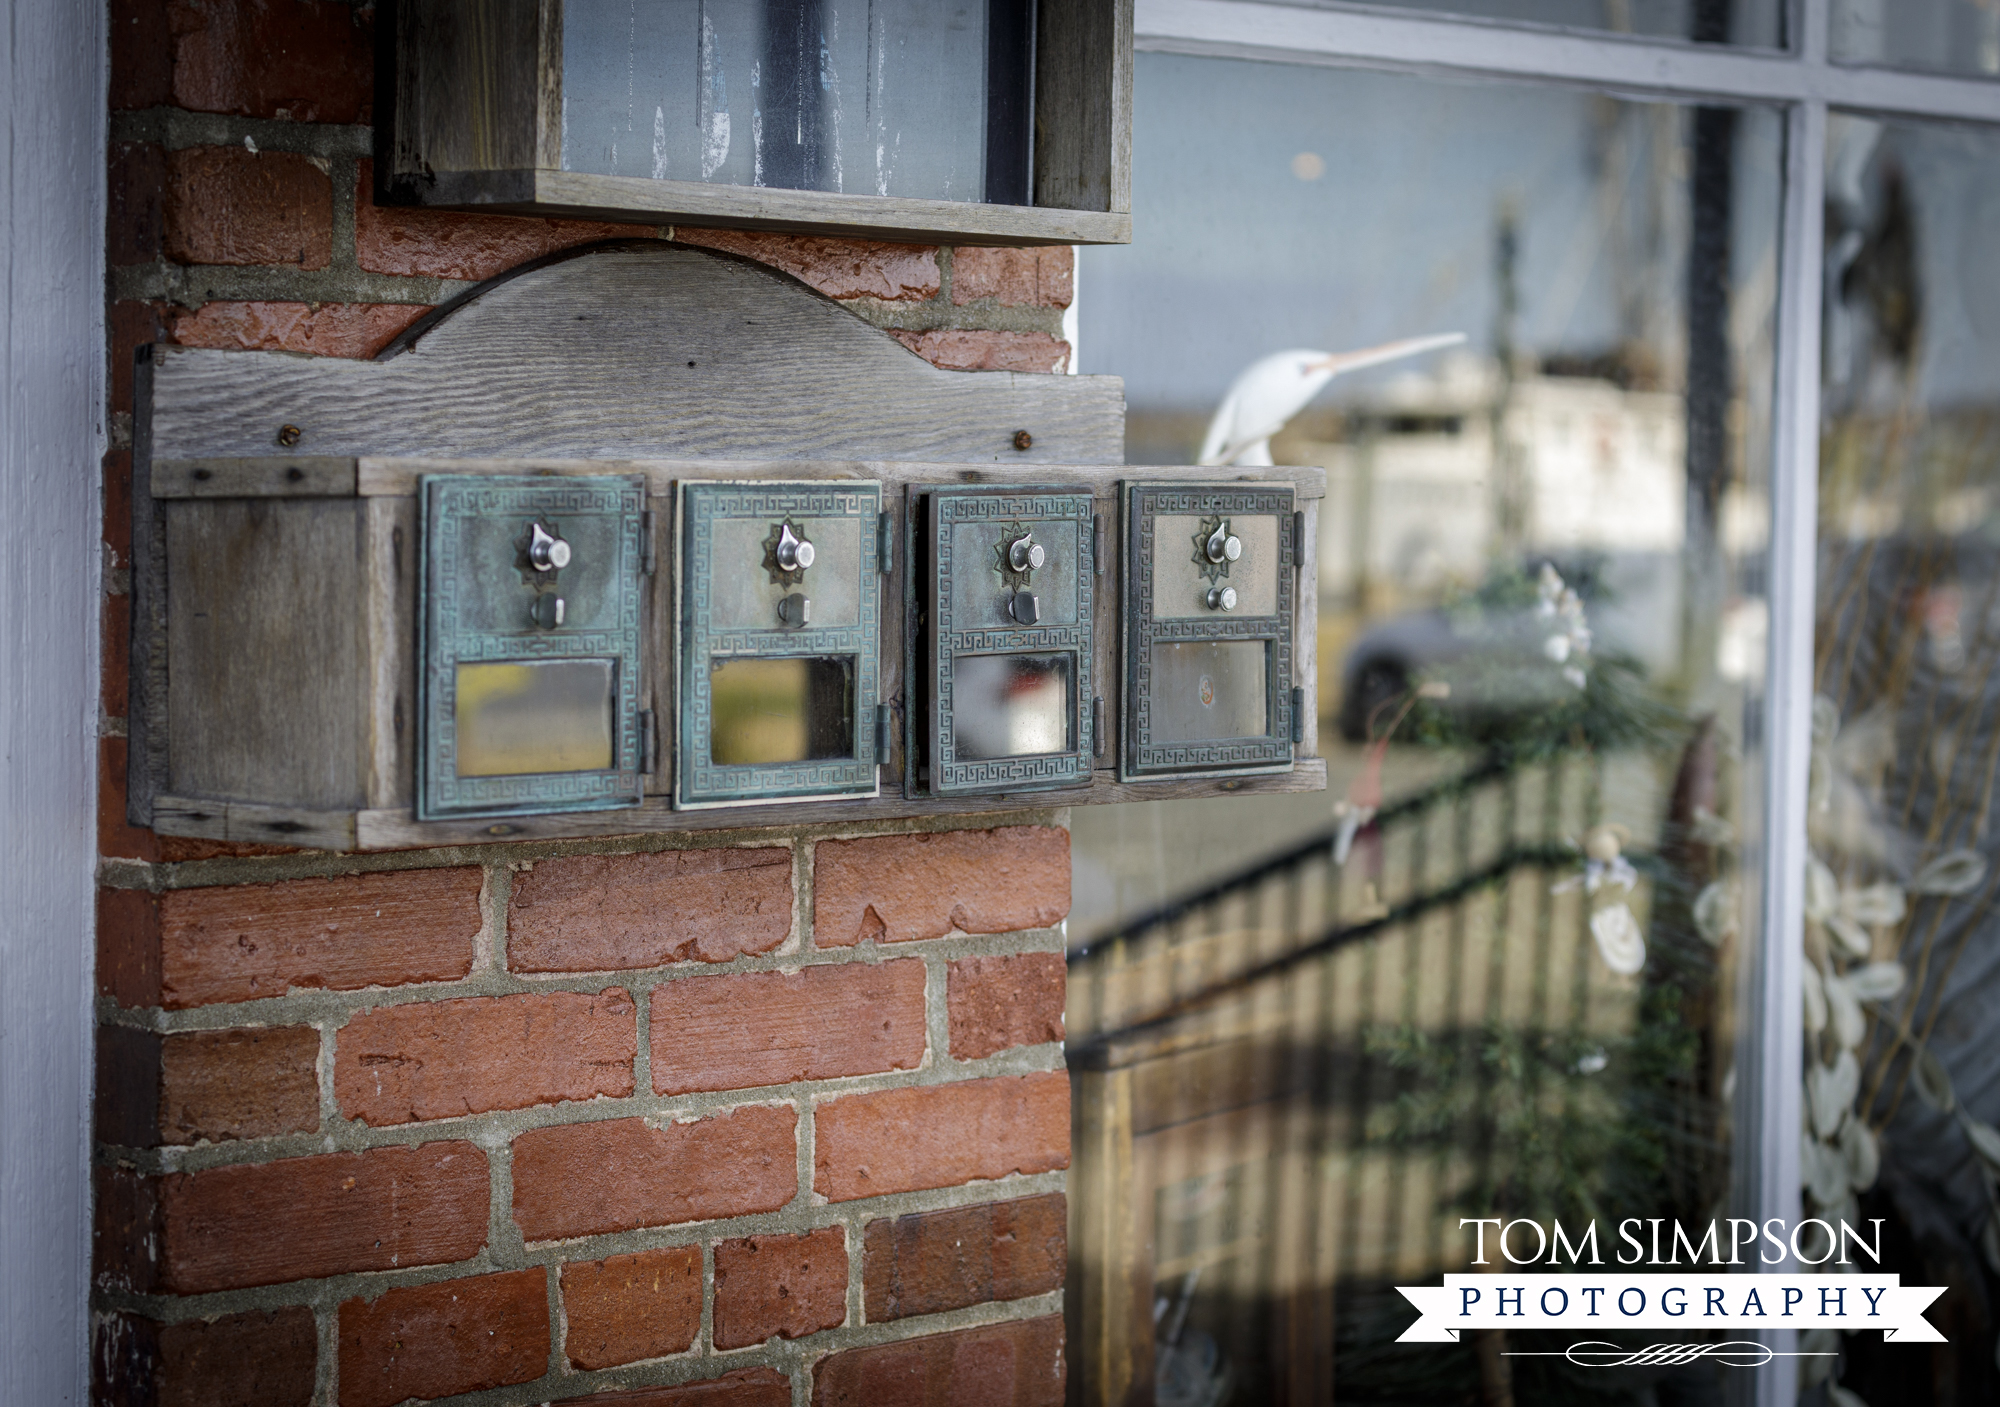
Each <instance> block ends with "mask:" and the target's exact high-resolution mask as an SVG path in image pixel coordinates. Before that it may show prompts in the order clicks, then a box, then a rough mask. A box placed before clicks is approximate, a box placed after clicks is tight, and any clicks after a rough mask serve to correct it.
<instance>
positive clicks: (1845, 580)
mask: <svg viewBox="0 0 2000 1407" xmlns="http://www.w3.org/2000/svg"><path fill="white" fill-rule="evenodd" d="M1826 189H1827V203H1826V212H1827V214H1826V264H1827V270H1826V271H1827V279H1826V288H1827V290H1828V293H1827V298H1826V302H1825V307H1824V320H1823V323H1822V327H1823V336H1824V349H1823V350H1824V357H1823V361H1822V367H1823V375H1824V378H1825V379H1824V385H1823V389H1822V393H1821V408H1822V413H1823V415H1824V421H1823V426H1822V439H1821V443H1820V477H1819V583H1818V584H1819V601H1818V607H1819V609H1818V633H1817V637H1816V639H1815V642H1814V653H1813V687H1814V689H1815V691H1816V694H1815V697H1814V700H1813V733H1812V748H1813V753H1812V760H1813V765H1812V774H1811V776H1812V781H1811V793H1810V797H1809V804H1808V813H1807V814H1808V829H1807V840H1808V843H1809V846H1810V849H1811V855H1812V859H1811V861H1810V868H1809V870H1808V873H1807V875H1806V924H1805V933H1804V942H1805V956H1806V963H1807V975H1806V999H1805V1012H1806V1028H1807V1037H1806V1069H1807V1071H1808V1079H1809V1080H1810V1081H1811V1087H1812V1088H1816V1089H1818V1090H1820V1091H1821V1092H1822V1094H1823V1095H1824V1096H1825V1097H1822V1098H1815V1099H1813V1100H1812V1101H1810V1103H1809V1110H1810V1113H1811V1119H1812V1123H1811V1126H1810V1127H1809V1128H1808V1130H1807V1131H1806V1140H1805V1146H1804V1148H1803V1150H1802V1153H1803V1157H1804V1167H1803V1169H1802V1175H1803V1177H1804V1179H1805V1183H1806V1189H1805V1195H1806V1203H1807V1207H1808V1212H1807V1214H1808V1215H1815V1216H1829V1217H1835V1216H1838V1217H1846V1218H1848V1219H1849V1220H1850V1221H1856V1222H1858V1221H1859V1220H1860V1219H1861V1218H1874V1217H1882V1218H1885V1220H1886V1231H1887V1239H1888V1244H1889V1253H1888V1255H1887V1257H1886V1258H1885V1264H1884V1265H1883V1266H1882V1269H1883V1270H1885V1271H1897V1272H1900V1273H1901V1274H1902V1277H1903V1283H1904V1284H1906V1285H1907V1284H1910V1283H1913V1282H1914V1283H1918V1284H1924V1285H1944V1286H1948V1287H1949V1288H1948V1289H1947V1290H1946V1292H1945V1296H1944V1298H1943V1299H1942V1300H1940V1301H1939V1302H1938V1304H1937V1305H1935V1306H1933V1308H1932V1311H1931V1318H1932V1319H1933V1320H1935V1321H1936V1322H1937V1325H1938V1328H1939V1329H1940V1330H1941V1331H1942V1332H1943V1333H1944V1334H1945V1335H1946V1336H1947V1337H1948V1338H1949V1339H1950V1340H1951V1342H1950V1344H1949V1345H1945V1344H1938V1345H1935V1346H1934V1347H1933V1351H1932V1352H1930V1353H1926V1354H1912V1353H1906V1352H1899V1351H1898V1350H1897V1348H1896V1346H1895V1345H1884V1344H1883V1343H1882V1342H1881V1341H1880V1339H1879V1336H1876V1335H1867V1334H1863V1335H1856V1336H1855V1337H1853V1338H1850V1339H1847V1340H1846V1341H1845V1342H1843V1343H1841V1344H1838V1345H1825V1346H1826V1347H1833V1348H1837V1349H1838V1350H1839V1351H1840V1352H1841V1353H1842V1354H1843V1357H1842V1358H1841V1359H1840V1360H1838V1367H1837V1373H1835V1374H1833V1376H1837V1379H1838V1382H1839V1383H1840V1385H1841V1386H1842V1387H1843V1388H1845V1389H1847V1390H1848V1391H1850V1392H1853V1393H1855V1394H1857V1395H1858V1396H1859V1397H1860V1398H1861V1399H1862V1400H1863V1401H1865V1402H1868V1403H1871V1404H1885V1403H1905V1402H1907V1403H1924V1404H1929V1403H1959V1402H1994V1401H2000V1369H1996V1366H1995V1361H1994V1359H1995V1353H1996V1349H2000V1315H1996V1313H1995V1311H1994V1309H1993V1306H1995V1305H1996V1304H2000V1132H1996V1129H2000V1065H1996V1063H1995V1060H1994V1054H1995V1042H1994V1033H1995V1030H1996V1027H2000V917H1996V911H1995V908H1994V895H1995V893H1996V891H2000V863H1996V861H2000V827H1996V824H1995V822H1996V815H1995V806H1996V801H2000V796H1996V791H2000V788H1996V785H1995V779H1996V776H2000V196H1996V192H2000V134H1996V133H1995V132H1994V131H1993V130H1992V129H1987V130H1983V131H1982V130H1978V129H1967V128H1953V127H1929V126H1923V125H1918V124H1901V123H1883V122H1877V121H1873V120H1870V119H1866V118H1861V117H1852V116H1845V115H1842V114H1838V113H1836V114H1834V115H1833V117H1832V118H1831V119H1830V121H1829V123H1828V126H1827V173H1826ZM1871 1340H1872V1341H1871ZM1812 1346H1814V1347H1819V1346H1821V1345H1812Z"/></svg>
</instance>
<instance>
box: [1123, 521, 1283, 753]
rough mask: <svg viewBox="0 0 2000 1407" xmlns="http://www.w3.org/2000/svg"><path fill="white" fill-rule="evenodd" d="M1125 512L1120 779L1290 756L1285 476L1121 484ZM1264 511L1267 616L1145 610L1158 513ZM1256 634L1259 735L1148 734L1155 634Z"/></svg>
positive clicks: (1149, 604)
mask: <svg viewBox="0 0 2000 1407" xmlns="http://www.w3.org/2000/svg"><path fill="white" fill-rule="evenodd" d="M1125 488H1126V499H1125V503H1126V513H1127V518H1128V521H1129V522H1130V523H1131V524H1132V530H1131V553H1130V558H1129V561H1128V563H1127V568H1126V579H1125V582H1126V584H1125V591H1126V595H1125V602H1126V605H1125V612H1126V641H1127V655H1128V658H1127V660H1126V680H1127V685H1128V692H1127V695H1126V707H1125V717H1126V733H1125V746H1124V747H1123V748H1121V749H1120V755H1119V771H1120V775H1121V778H1124V779H1132V778H1139V777H1155V776H1163V775H1171V774H1174V773H1186V772H1210V771H1228V770H1236V769H1248V768H1256V769H1259V770H1268V769H1271V768H1274V767H1282V766H1285V765H1287V764H1289V763H1290V762H1291V761H1292V741H1291V739H1292V631H1293V625H1294V621H1295V618H1296V614H1297V610H1298V606H1297V586H1296V578H1295V576H1294V568H1295V566H1296V560H1297V559H1296V554H1297V551H1298V544H1297V543H1295V542H1294V541H1293V540H1292V536H1293V535H1292V511H1293V505H1294V498H1295V495H1294V493H1293V491H1292V488H1291V487H1290V486H1289V485H1284V486H1263V485H1258V486H1250V485H1242V486H1235V485H1228V486H1224V485H1218V486H1215V487H1212V488H1205V487H1199V486H1197V487H1189V486H1187V485H1181V484H1145V483H1137V484H1127V485H1126V486H1125ZM1186 513H1201V514H1210V513H1225V514H1265V513H1269V514H1273V515H1275V516H1277V518H1278V520H1279V526H1278V568H1279V569H1278V610H1277V613H1276V614H1275V615H1269V616H1249V617H1244V616H1229V617H1220V618H1208V617H1201V616H1191V617H1182V618H1178V619H1174V620H1166V621H1162V620H1157V619H1155V618H1154V616H1153V581H1154V564H1155V562H1156V561H1157V559H1158V551H1159V544H1158V542H1157V540H1156V531H1157V523H1158V519H1159V518H1160V517H1161V516H1162V515H1166V514H1175V515H1179V514H1186ZM1194 640H1263V641H1266V642H1268V643H1269V645H1270V647H1271V648H1270V650H1269V652H1268V655H1267V665H1266V670H1267V672H1266V675H1265V697H1266V698H1267V699H1268V700H1269V717H1270V720H1271V730H1270V732H1269V733H1267V734H1266V735H1265V736H1264V737H1261V738H1240V739H1221V740H1217V741H1213V742H1202V743H1176V744H1167V743H1155V742H1153V741H1152V735H1153V717H1152V713H1153V707H1152V685H1153V649H1154V646H1155V645H1157V644H1160V643H1165V642H1179V641H1194Z"/></svg>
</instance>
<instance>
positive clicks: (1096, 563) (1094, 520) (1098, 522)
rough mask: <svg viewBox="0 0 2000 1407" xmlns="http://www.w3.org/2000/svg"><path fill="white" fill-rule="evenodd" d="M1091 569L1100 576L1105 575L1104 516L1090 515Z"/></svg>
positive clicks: (1099, 514) (1100, 514)
mask: <svg viewBox="0 0 2000 1407" xmlns="http://www.w3.org/2000/svg"><path fill="white" fill-rule="evenodd" d="M1090 569H1091V571H1092V572H1094V573H1095V574H1097V575H1098V576H1103V575H1104V515H1103V514H1102V513H1093V514H1091V515H1090Z"/></svg>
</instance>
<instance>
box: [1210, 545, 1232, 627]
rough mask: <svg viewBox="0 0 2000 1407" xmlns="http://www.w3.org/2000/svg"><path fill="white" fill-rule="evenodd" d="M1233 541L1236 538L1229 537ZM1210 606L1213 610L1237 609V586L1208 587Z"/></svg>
mask: <svg viewBox="0 0 2000 1407" xmlns="http://www.w3.org/2000/svg"><path fill="white" fill-rule="evenodd" d="M1229 540H1230V541H1231V542H1234V541H1236V539H1235V538H1233V537H1232V538H1230V539H1229ZM1208 608H1209V609H1210V610H1211V611H1233V610H1235V609H1236V588H1235V587H1233V586H1211V587H1209V588H1208Z"/></svg>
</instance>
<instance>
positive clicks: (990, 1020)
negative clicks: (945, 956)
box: [945, 953, 1069, 1060]
mask: <svg viewBox="0 0 2000 1407" xmlns="http://www.w3.org/2000/svg"><path fill="white" fill-rule="evenodd" d="M1068 975H1069V970H1068V966H1067V964H1065V963H1064V961H1063V955H1062V954H1061V953H1011V954H1007V955H1004V956H996V957H970V958H960V959H959V960H958V961H957V962H954V963H953V964H952V965H951V967H950V969H949V971H948V972H947V973H946V976H945V1009H946V1011H947V1013H948V1015H949V1017H950V1023H951V1025H950V1029H951V1053H952V1054H953V1055H954V1056H956V1057H957V1058H958V1059H960V1060H982V1059H984V1058H985V1057H987V1056H989V1055H991V1054H993V1053H994V1052H995V1051H998V1050H1005V1049H1007V1048H1008V1047H1009V1046H1017V1045H1041V1044H1043V1043H1044V1042H1047V1041H1059V1040H1061V1039H1062V1038H1063V997H1064V992H1065V989H1066V987H1067V985H1068Z"/></svg>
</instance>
